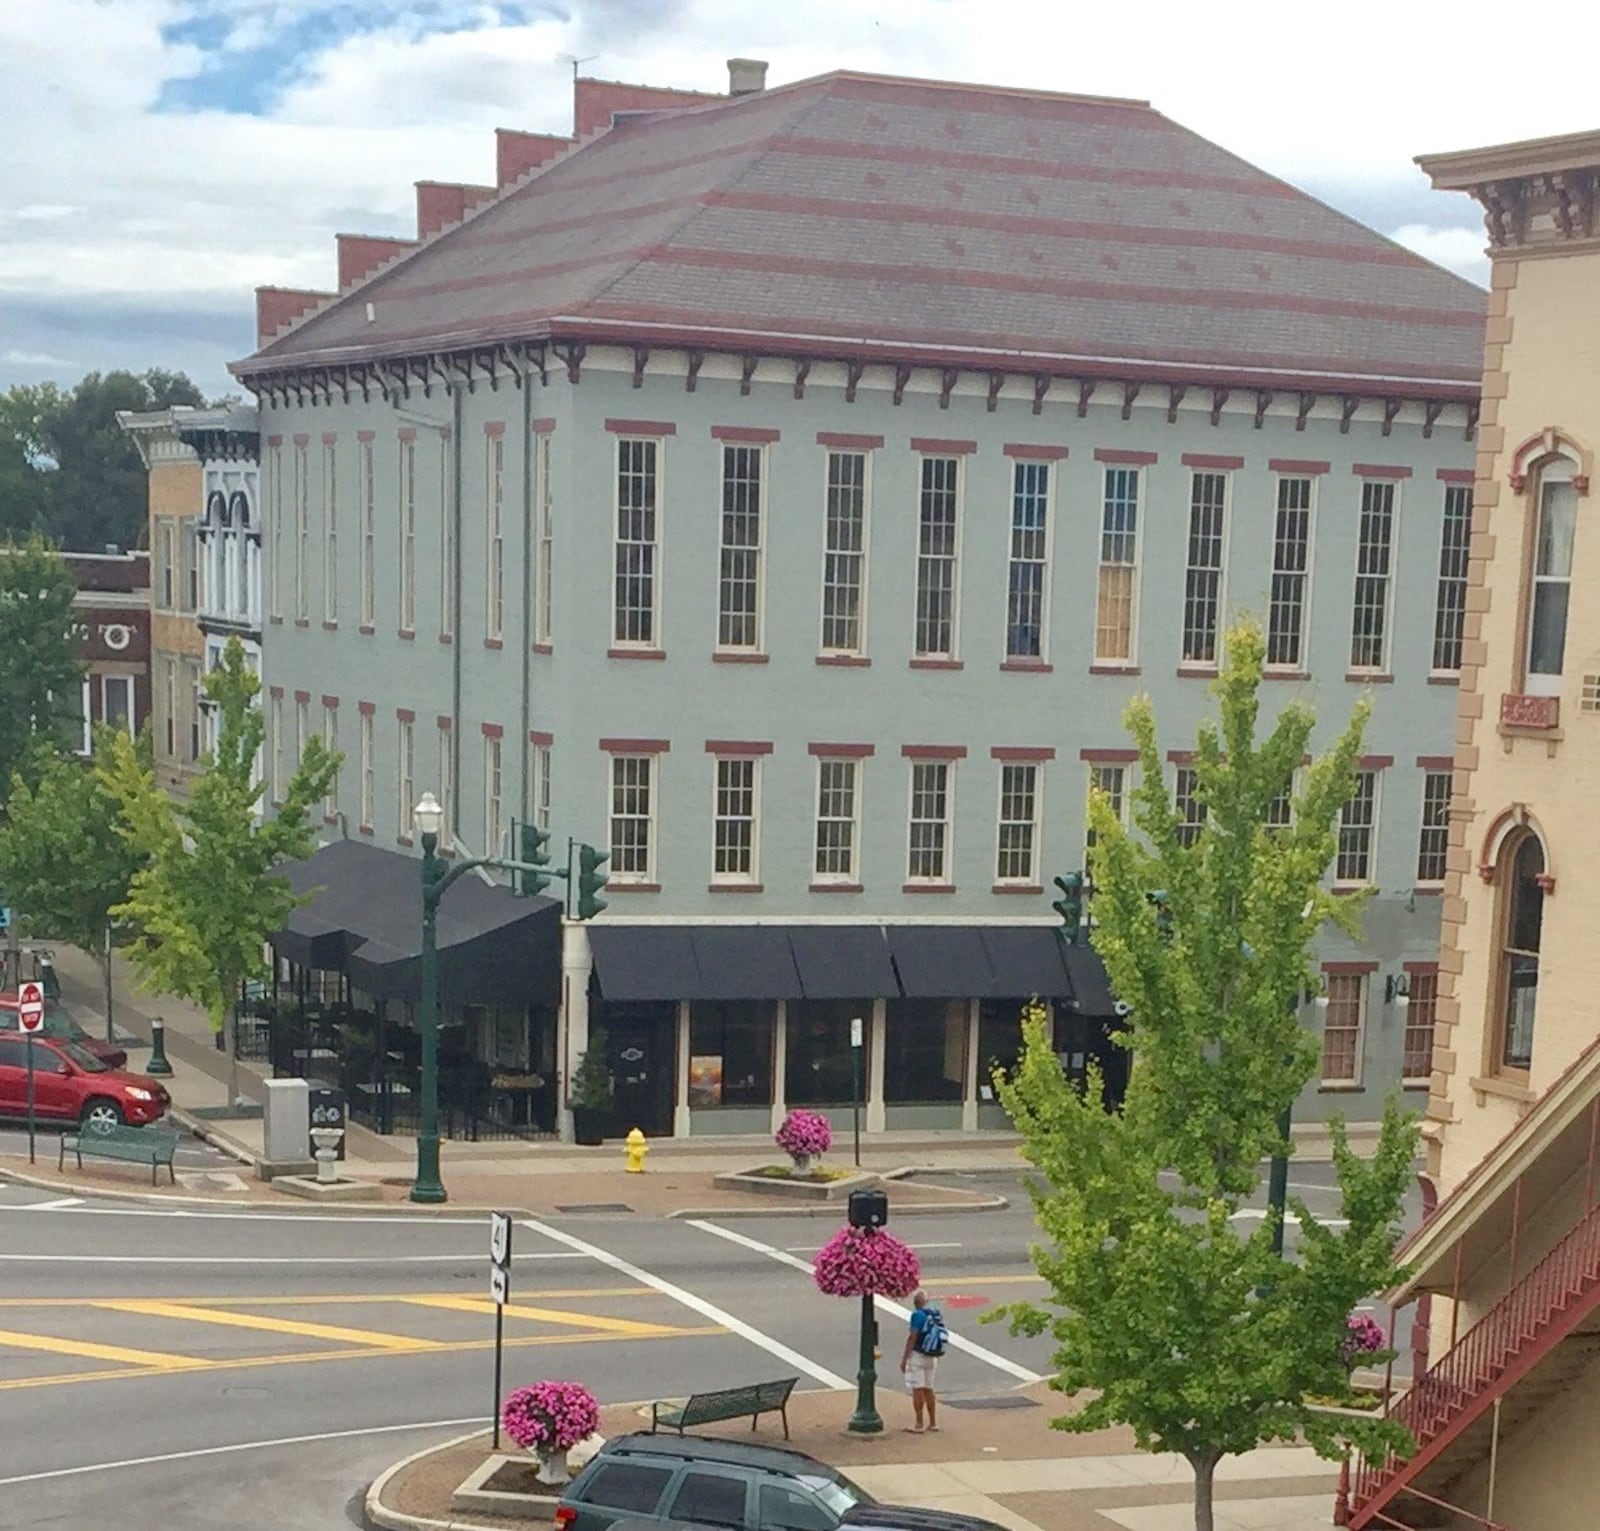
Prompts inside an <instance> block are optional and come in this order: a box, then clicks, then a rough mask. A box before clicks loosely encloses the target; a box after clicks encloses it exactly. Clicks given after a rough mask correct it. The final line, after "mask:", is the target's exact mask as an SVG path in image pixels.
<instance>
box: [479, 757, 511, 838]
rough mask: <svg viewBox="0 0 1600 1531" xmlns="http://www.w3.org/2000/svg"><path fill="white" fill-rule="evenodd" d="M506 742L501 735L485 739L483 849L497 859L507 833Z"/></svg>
mask: <svg viewBox="0 0 1600 1531" xmlns="http://www.w3.org/2000/svg"><path fill="white" fill-rule="evenodd" d="M504 745H505V741H504V740H503V739H502V738H501V737H500V735H499V734H485V735H484V736H483V845H484V854H485V855H486V856H498V855H500V854H501V852H502V849H503V847H502V846H501V844H500V840H501V837H502V836H503V835H504V833H505V827H506V821H505V801H506V776H505V748H504Z"/></svg>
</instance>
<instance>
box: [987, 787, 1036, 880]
mask: <svg viewBox="0 0 1600 1531" xmlns="http://www.w3.org/2000/svg"><path fill="white" fill-rule="evenodd" d="M1038 850H1039V767H1038V766H1036V765H1034V764H1032V763H1031V762H1030V763H1026V764H1021V763H1010V762H1007V763H1003V764H1002V765H1001V767H1000V824H999V836H998V842H997V844H996V848H995V869H994V880H995V881H996V882H999V883H1013V884H1023V885H1031V884H1033V883H1036V882H1038V880H1039V870H1038Z"/></svg>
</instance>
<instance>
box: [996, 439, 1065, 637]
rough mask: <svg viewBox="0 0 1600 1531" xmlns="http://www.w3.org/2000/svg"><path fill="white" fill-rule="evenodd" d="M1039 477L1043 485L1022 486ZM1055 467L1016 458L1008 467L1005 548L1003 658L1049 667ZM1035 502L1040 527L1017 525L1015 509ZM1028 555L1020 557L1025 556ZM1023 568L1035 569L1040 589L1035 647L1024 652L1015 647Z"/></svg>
mask: <svg viewBox="0 0 1600 1531" xmlns="http://www.w3.org/2000/svg"><path fill="white" fill-rule="evenodd" d="M1035 476H1042V478H1043V486H1042V488H1039V487H1030V488H1025V487H1024V480H1025V479H1030V478H1033V477H1035ZM1059 476H1060V475H1059V474H1057V473H1056V472H1054V464H1053V463H1051V462H1050V461H1048V460H1047V459H1044V458H1037V457H1019V458H1017V459H1016V461H1015V462H1013V464H1012V468H1011V505H1010V516H1009V527H1008V537H1007V547H1006V631H1005V657H1006V658H1007V659H1008V660H1012V661H1015V662H1020V663H1022V664H1041V665H1043V664H1048V663H1049V661H1050V574H1051V568H1052V560H1051V554H1052V552H1053V551H1054V540H1055V528H1056V480H1057V478H1058V477H1059ZM1035 501H1037V502H1038V503H1039V504H1040V505H1041V506H1042V515H1043V524H1042V525H1040V526H1039V527H1037V528H1028V527H1022V526H1019V525H1018V515H1017V513H1018V510H1019V509H1020V507H1021V506H1022V505H1023V504H1024V503H1025V502H1026V503H1033V502H1035ZM1025 553H1026V554H1027V555H1028V556H1023V555H1024V554H1025ZM1023 569H1037V570H1038V579H1039V588H1038V591H1037V592H1036V594H1035V598H1036V599H1037V601H1038V611H1037V627H1038V633H1039V641H1038V647H1037V648H1036V649H1035V650H1034V651H1033V652H1031V653H1030V652H1026V651H1024V650H1022V649H1019V648H1016V647H1014V646H1013V645H1014V643H1015V641H1016V635H1017V633H1018V632H1019V631H1021V630H1022V626H1023V624H1021V623H1020V622H1019V620H1018V613H1017V606H1018V592H1017V575H1018V572H1019V571H1020V570H1023Z"/></svg>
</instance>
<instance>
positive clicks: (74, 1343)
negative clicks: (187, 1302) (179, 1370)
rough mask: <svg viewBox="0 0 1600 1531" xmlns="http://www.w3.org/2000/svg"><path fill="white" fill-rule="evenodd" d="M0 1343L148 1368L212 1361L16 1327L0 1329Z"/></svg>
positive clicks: (18, 1347)
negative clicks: (20, 1329)
mask: <svg viewBox="0 0 1600 1531" xmlns="http://www.w3.org/2000/svg"><path fill="white" fill-rule="evenodd" d="M79 1306H80V1307H81V1306H82V1304H81V1303H80V1304H79ZM0 1346H9V1347H10V1348H11V1349H13V1350H47V1351H49V1352H50V1353H51V1354H52V1355H58V1356H82V1357H84V1358H85V1359H86V1360H89V1361H120V1362H122V1364H123V1365H124V1366H139V1367H143V1368H144V1369H146V1370H148V1371H169V1370H171V1369H172V1368H173V1367H175V1366H209V1365H210V1364H211V1363H210V1362H209V1361H202V1360H200V1359H198V1358H197V1357H194V1356H174V1355H164V1354H162V1353H161V1352H160V1351H155V1350H129V1349H127V1348H126V1347H125V1346H122V1345H96V1344H95V1343H94V1342H93V1341H92V1340H58V1339H56V1338H54V1337H53V1336H51V1335H48V1334H19V1333H18V1332H17V1331H16V1330H14V1329H0ZM0 1385H4V1384H0Z"/></svg>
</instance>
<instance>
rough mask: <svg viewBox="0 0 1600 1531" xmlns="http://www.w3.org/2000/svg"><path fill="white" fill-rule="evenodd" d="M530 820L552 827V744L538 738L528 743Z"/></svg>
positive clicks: (541, 826) (528, 808)
mask: <svg viewBox="0 0 1600 1531" xmlns="http://www.w3.org/2000/svg"><path fill="white" fill-rule="evenodd" d="M526 813H527V817H528V822H529V823H531V824H536V825H537V826H538V827H539V828H540V829H543V830H548V829H549V828H550V746H549V745H548V744H540V743H538V742H537V741H536V740H530V741H529V743H528V801H527V804H526Z"/></svg>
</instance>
